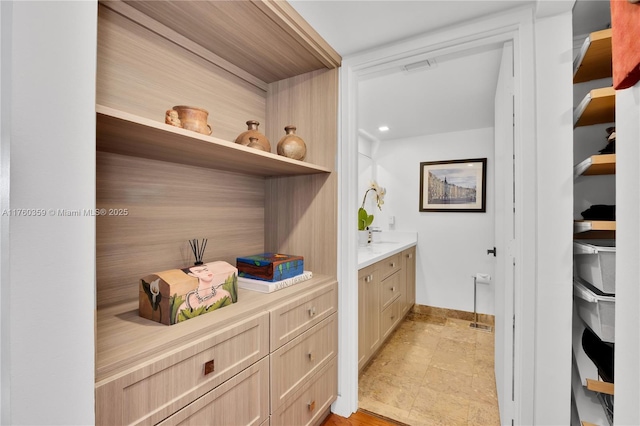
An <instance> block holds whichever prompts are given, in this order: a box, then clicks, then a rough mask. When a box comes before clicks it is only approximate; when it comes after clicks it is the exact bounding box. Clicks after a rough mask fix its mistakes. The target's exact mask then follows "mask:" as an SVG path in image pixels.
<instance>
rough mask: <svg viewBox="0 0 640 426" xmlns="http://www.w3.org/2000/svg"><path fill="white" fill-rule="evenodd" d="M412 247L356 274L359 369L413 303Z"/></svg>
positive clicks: (413, 269)
mask: <svg viewBox="0 0 640 426" xmlns="http://www.w3.org/2000/svg"><path fill="white" fill-rule="evenodd" d="M415 276H416V274H415V246H414V247H411V248H408V249H406V250H404V251H403V252H401V253H397V254H394V255H391V256H389V257H387V258H385V259H383V260H380V261H378V262H376V263H374V264H373V265H370V266H367V267H365V268H362V269H360V270H359V271H358V369H359V370H362V368H363V367H364V366H365V365H366V364H367V362H368V361H369V360H370V359H371V357H372V356H373V355H374V354H375V353H376V351H377V350H378V348H380V346H381V345H382V343H383V342H384V340H385V339H386V338H387V337H389V335H390V334H391V333H392V332H393V331H394V330H395V328H396V326H397V325H398V324H400V321H401V320H402V319H403V318H404V316H405V315H406V314H407V313H408V312H409V310H410V308H411V307H412V306H413V304H414V303H415Z"/></svg>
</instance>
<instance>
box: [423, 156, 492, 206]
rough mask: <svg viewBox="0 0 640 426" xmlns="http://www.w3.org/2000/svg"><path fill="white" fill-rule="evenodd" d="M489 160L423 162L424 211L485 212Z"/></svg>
mask: <svg viewBox="0 0 640 426" xmlns="http://www.w3.org/2000/svg"><path fill="white" fill-rule="evenodd" d="M486 190H487V159H486V158H474V159H470V160H450V161H428V162H423V163H420V211H421V212H469V213H484V212H486V201H487V193H486Z"/></svg>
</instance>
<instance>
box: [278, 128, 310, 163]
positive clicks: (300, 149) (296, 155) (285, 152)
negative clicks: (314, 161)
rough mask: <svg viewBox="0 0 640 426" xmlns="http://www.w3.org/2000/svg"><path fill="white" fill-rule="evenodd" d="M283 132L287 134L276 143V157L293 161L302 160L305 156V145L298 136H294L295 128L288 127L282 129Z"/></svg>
mask: <svg viewBox="0 0 640 426" xmlns="http://www.w3.org/2000/svg"><path fill="white" fill-rule="evenodd" d="M284 131H285V132H286V133H287V134H286V135H284V136H283V137H282V139H280V141H279V142H278V146H277V151H278V155H282V156H283V157H287V158H292V159H294V160H300V161H302V160H304V159H305V157H306V156H307V144H305V143H304V140H302V138H301V137H300V136H298V135H296V126H293V125H289V126H287V127H285V128H284Z"/></svg>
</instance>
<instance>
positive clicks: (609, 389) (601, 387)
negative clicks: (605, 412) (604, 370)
mask: <svg viewBox="0 0 640 426" xmlns="http://www.w3.org/2000/svg"><path fill="white" fill-rule="evenodd" d="M587 389H589V390H590V391H593V392H600V393H606V394H607V395H613V389H614V385H613V383H608V382H603V381H600V380H595V379H587Z"/></svg>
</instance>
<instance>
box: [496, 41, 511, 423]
mask: <svg viewBox="0 0 640 426" xmlns="http://www.w3.org/2000/svg"><path fill="white" fill-rule="evenodd" d="M494 131H495V160H494V161H495V203H496V205H495V234H496V235H495V238H496V239H495V241H496V269H495V280H494V286H495V287H494V292H495V293H494V297H495V373H496V386H497V388H498V404H499V406H500V419H501V424H503V425H510V424H511V420H512V419H513V418H514V417H513V416H514V335H515V321H514V318H515V312H514V278H515V277H514V270H515V259H514V256H513V248H514V244H513V242H514V240H515V227H514V223H515V222H514V199H515V185H514V97H513V43H512V42H508V43H505V45H504V48H503V52H502V62H501V64H500V73H499V75H498V84H497V87H496V97H495V130H494Z"/></svg>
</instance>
